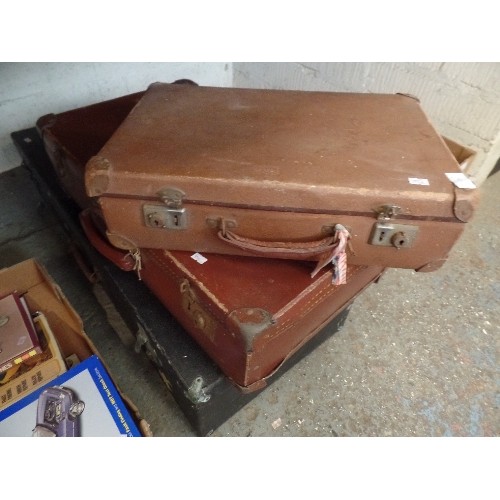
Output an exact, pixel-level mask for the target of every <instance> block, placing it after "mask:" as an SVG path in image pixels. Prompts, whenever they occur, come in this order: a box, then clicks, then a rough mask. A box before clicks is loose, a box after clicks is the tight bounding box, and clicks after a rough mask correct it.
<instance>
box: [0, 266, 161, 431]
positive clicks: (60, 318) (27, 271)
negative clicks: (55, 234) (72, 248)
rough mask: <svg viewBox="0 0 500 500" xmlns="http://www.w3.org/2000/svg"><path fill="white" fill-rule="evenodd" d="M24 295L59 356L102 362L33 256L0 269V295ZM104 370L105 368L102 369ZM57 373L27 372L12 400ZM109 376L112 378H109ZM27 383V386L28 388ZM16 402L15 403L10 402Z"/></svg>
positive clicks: (141, 425)
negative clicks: (41, 317) (46, 324)
mask: <svg viewBox="0 0 500 500" xmlns="http://www.w3.org/2000/svg"><path fill="white" fill-rule="evenodd" d="M14 290H15V291H17V292H18V293H21V294H24V297H25V299H26V301H27V304H28V307H29V309H30V310H31V311H41V312H42V313H43V314H44V315H45V317H46V318H47V321H48V322H49V324H50V327H51V329H52V331H53V333H54V336H55V337H56V340H57V343H58V345H59V348H60V351H61V353H62V356H63V358H65V359H66V358H70V357H72V358H73V359H75V358H76V359H77V360H79V361H84V360H86V359H87V358H90V357H91V356H93V355H97V356H98V357H99V358H100V359H101V361H102V362H103V365H104V366H105V360H103V359H102V358H101V357H100V355H99V353H98V351H97V349H96V347H95V346H94V345H93V343H92V341H91V340H90V338H89V337H88V336H87V335H86V333H85V332H84V330H83V324H82V320H81V318H80V317H79V316H78V314H77V313H76V311H75V310H74V309H73V307H72V306H71V304H70V303H69V302H68V300H67V299H66V297H65V296H64V294H63V292H62V291H61V289H60V288H59V286H58V285H57V284H56V283H55V282H54V280H53V279H52V278H51V277H50V276H49V274H48V273H47V271H46V270H45V269H44V268H43V266H41V265H40V264H39V263H38V262H36V260H35V259H29V260H26V261H24V262H21V263H19V264H16V265H14V266H12V267H9V268H4V269H1V270H0V295H2V294H3V295H5V294H7V293H10V292H11V291H14ZM106 370H107V372H108V373H109V370H108V369H107V368H106ZM58 375H59V373H54V371H51V372H48V373H47V374H45V375H44V374H43V373H37V374H34V373H33V374H30V375H29V376H28V377H27V379H26V383H25V384H18V385H19V387H18V388H17V390H16V394H15V395H14V396H15V399H16V400H20V398H22V397H24V396H25V395H26V394H27V393H28V392H29V391H28V389H29V390H33V389H37V390H38V389H39V388H40V387H43V386H47V384H49V383H50V382H51V381H52V380H54V379H55V378H56V377H57V376H58ZM111 378H112V377H111ZM30 385H31V387H30ZM117 390H118V393H119V395H120V397H121V398H122V399H123V401H124V404H125V406H126V408H127V409H128V411H129V412H130V414H131V416H132V418H133V420H134V423H135V424H136V425H137V427H138V429H139V430H140V432H141V434H142V435H143V436H151V435H152V434H151V431H150V428H149V425H148V423H147V422H146V421H145V420H144V419H142V418H141V416H140V414H139V411H138V409H137V407H136V406H135V405H134V404H133V403H132V402H131V401H130V400H129V399H128V398H127V397H126V395H124V394H123V393H121V391H120V390H119V388H117ZM12 403H13V400H11V401H9V402H8V405H7V404H4V405H3V407H2V406H0V411H2V410H4V409H5V408H7V406H9V405H11V404H12ZM14 404H16V403H14Z"/></svg>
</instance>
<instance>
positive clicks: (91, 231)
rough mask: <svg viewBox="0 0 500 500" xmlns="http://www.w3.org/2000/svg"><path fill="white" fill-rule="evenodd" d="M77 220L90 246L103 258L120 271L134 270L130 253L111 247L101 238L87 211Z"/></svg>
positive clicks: (133, 262)
mask: <svg viewBox="0 0 500 500" xmlns="http://www.w3.org/2000/svg"><path fill="white" fill-rule="evenodd" d="M79 218H80V224H81V226H82V228H83V232H84V233H85V236H87V238H88V240H89V241H90V243H91V244H92V246H93V247H94V248H95V249H96V250H97V251H98V252H99V253H100V254H101V255H102V256H103V257H106V259H108V260H110V261H111V262H113V264H115V265H116V266H118V267H119V268H120V269H121V270H122V271H133V270H134V269H135V265H136V264H135V260H134V258H133V257H132V255H131V254H130V252H124V251H123V250H120V249H118V248H116V247H114V246H112V245H111V244H110V243H108V242H107V241H106V240H105V239H104V238H103V236H102V235H101V233H99V231H98V230H97V229H96V227H95V224H94V223H93V221H92V217H91V214H90V211H89V210H84V211H83V212H80V216H79Z"/></svg>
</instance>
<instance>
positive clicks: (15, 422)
mask: <svg viewBox="0 0 500 500" xmlns="http://www.w3.org/2000/svg"><path fill="white" fill-rule="evenodd" d="M0 436H4V437H30V436H33V437H113V436H117V437H118V436H126V437H140V436H141V433H140V432H139V430H138V428H137V426H136V425H135V422H134V421H133V419H132V417H131V415H130V414H129V412H128V410H127V408H126V407H125V404H124V402H123V400H122V399H121V397H120V395H119V393H118V391H117V389H116V387H115V385H114V383H113V381H112V380H111V378H110V376H109V374H108V373H107V371H106V368H105V367H104V365H103V364H102V363H101V361H100V359H99V358H98V357H97V356H96V355H93V356H91V357H89V358H87V359H85V360H83V361H82V362H81V363H78V364H77V365H76V366H74V367H73V368H71V369H70V370H69V371H67V372H66V373H64V374H63V375H61V376H59V377H57V378H56V379H54V380H52V381H51V382H50V383H48V384H47V385H45V386H43V387H40V388H39V389H37V390H36V391H34V392H32V393H30V394H29V395H27V396H25V397H24V398H22V399H21V400H20V401H18V402H17V403H14V404H13V405H11V406H10V407H9V408H7V409H5V410H3V411H1V412H0Z"/></svg>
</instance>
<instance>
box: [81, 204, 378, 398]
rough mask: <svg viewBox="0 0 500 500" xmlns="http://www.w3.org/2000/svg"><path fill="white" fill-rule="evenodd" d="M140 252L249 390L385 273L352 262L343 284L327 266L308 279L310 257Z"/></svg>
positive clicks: (150, 282)
mask: <svg viewBox="0 0 500 500" xmlns="http://www.w3.org/2000/svg"><path fill="white" fill-rule="evenodd" d="M81 222H82V225H83V228H84V231H85V233H86V234H87V236H88V237H89V239H90V241H91V242H92V243H93V244H94V246H96V247H102V246H104V245H106V244H108V245H109V243H107V242H106V241H105V240H104V239H103V238H102V235H101V234H100V233H99V231H97V230H96V229H95V228H93V226H92V224H93V223H92V218H91V217H90V216H89V212H88V211H84V212H83V213H82V216H81ZM99 240H100V242H99ZM96 242H98V243H97V245H96ZM141 255H142V268H141V277H142V280H143V282H144V283H145V284H146V285H147V286H148V288H149V289H150V290H151V291H152V292H153V293H154V294H155V295H156V296H157V297H158V298H159V299H160V301H161V302H162V303H163V304H164V305H165V307H166V308H167V309H168V310H169V311H170V312H171V313H172V315H173V316H174V317H175V318H176V319H177V321H178V322H179V323H180V324H181V325H182V326H183V327H184V328H185V329H186V331H187V332H188V333H189V334H190V335H191V336H192V337H193V338H194V339H195V340H196V341H197V343H198V344H199V345H200V346H201V347H202V349H203V350H204V351H205V352H206V353H207V354H208V355H209V356H210V357H211V358H212V359H213V360H214V362H215V363H216V364H217V365H218V366H219V368H220V369H221V370H222V372H224V374H225V375H226V376H227V377H229V378H230V379H231V380H232V381H233V382H234V383H235V384H236V385H237V386H239V388H240V389H241V390H243V391H248V392H250V391H254V390H257V389H261V388H262V387H264V386H265V385H266V379H267V378H269V377H271V376H272V375H273V374H274V373H275V372H276V371H277V370H278V369H279V368H280V366H281V365H282V364H283V363H285V361H286V360H287V359H288V358H290V357H291V356H292V355H293V354H294V353H295V352H297V351H298V350H299V349H300V348H301V347H302V346H304V345H305V344H306V343H307V342H308V341H309V340H310V339H311V338H313V337H314V336H315V335H316V334H317V333H318V332H319V331H320V330H321V329H322V328H323V327H325V326H326V325H327V324H328V323H329V322H330V321H332V320H333V319H334V318H335V317H336V316H337V315H338V314H340V313H341V312H342V311H343V310H344V309H345V308H346V307H347V306H348V305H349V304H351V303H352V302H353V301H354V299H355V298H356V297H357V296H358V295H359V294H360V293H361V292H362V291H363V290H364V289H365V288H366V287H367V286H368V285H369V284H371V283H372V282H374V281H376V280H377V279H378V278H379V277H380V275H381V274H382V273H383V268H381V267H377V266H364V267H363V266H353V265H349V266H348V267H347V283H346V284H345V285H337V286H336V285H333V284H332V274H331V271H329V270H326V269H322V270H321V271H320V272H319V274H318V275H317V276H316V277H315V278H314V279H311V276H310V273H311V265H310V264H309V263H307V262H295V261H290V260H282V259H254V258H250V257H238V256H228V255H219V254H206V255H202V254H192V253H191V252H183V251H172V252H169V251H167V250H158V249H142V250H141Z"/></svg>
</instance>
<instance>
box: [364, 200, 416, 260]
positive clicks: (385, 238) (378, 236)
mask: <svg viewBox="0 0 500 500" xmlns="http://www.w3.org/2000/svg"><path fill="white" fill-rule="evenodd" d="M375 211H376V212H377V213H378V217H377V219H378V220H377V222H376V223H375V224H374V226H373V230H372V234H371V236H370V243H371V244H372V245H376V246H382V247H395V248H397V249H398V250H399V249H400V248H409V247H411V246H412V245H413V242H414V241H415V239H416V237H417V233H418V226H411V225H409V224H399V223H397V222H394V218H395V217H396V215H398V214H399V213H401V207H398V206H397V205H382V206H381V207H378V208H377V209H376V210H375Z"/></svg>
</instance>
